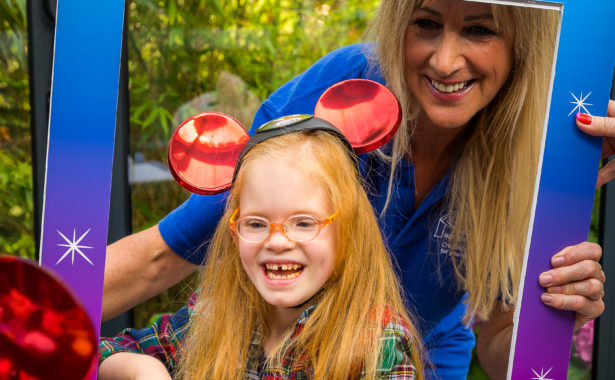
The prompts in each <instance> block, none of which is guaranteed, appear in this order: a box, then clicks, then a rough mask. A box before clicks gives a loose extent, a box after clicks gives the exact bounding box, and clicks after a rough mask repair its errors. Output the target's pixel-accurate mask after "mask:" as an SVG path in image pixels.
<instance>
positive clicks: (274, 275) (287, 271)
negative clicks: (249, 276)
mask: <svg viewBox="0 0 615 380" xmlns="http://www.w3.org/2000/svg"><path fill="white" fill-rule="evenodd" d="M265 269H266V271H265V272H266V273H267V277H269V278H271V279H274V280H289V279H291V278H295V277H297V276H299V275H300V274H301V272H302V271H303V266H302V265H299V264H265Z"/></svg>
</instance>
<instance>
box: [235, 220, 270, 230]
mask: <svg viewBox="0 0 615 380" xmlns="http://www.w3.org/2000/svg"><path fill="white" fill-rule="evenodd" d="M241 226H243V227H244V228H245V229H248V230H252V231H254V230H258V229H266V228H267V223H265V222H264V221H262V220H260V219H246V220H243V221H242V222H241Z"/></svg>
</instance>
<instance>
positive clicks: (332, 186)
mask: <svg viewBox="0 0 615 380" xmlns="http://www.w3.org/2000/svg"><path fill="white" fill-rule="evenodd" d="M314 120H315V119H310V120H307V121H302V122H300V123H299V124H301V128H302V129H303V128H306V125H308V126H309V125H310V123H311V125H312V126H314V125H316V128H318V129H320V128H319V127H318V124H317V123H313V121H314ZM265 130H266V128H265ZM269 131H270V130H269ZM353 156H354V154H353V152H352V151H351V150H350V149H349V145H345V143H343V142H342V141H341V140H340V138H339V137H338V136H337V135H334V134H332V133H330V132H326V131H323V130H316V129H312V130H309V131H306V130H301V131H300V132H296V130H295V132H293V126H289V127H284V132H282V134H281V136H278V137H273V138H269V139H267V140H265V141H264V142H260V143H258V144H257V145H255V146H254V147H253V148H251V150H250V151H249V152H248V153H247V154H246V155H245V156H243V159H241V160H240V161H239V162H241V164H240V166H239V171H238V174H237V177H236V179H235V181H234V183H233V186H232V188H231V191H230V195H229V197H228V201H227V203H226V208H225V212H224V215H223V217H222V219H221V222H220V223H219V225H218V228H217V230H216V233H215V235H214V238H213V241H212V243H211V244H210V246H209V254H208V257H207V263H206V264H205V267H204V268H203V272H202V276H201V281H200V296H197V295H196V294H195V295H193V297H192V299H191V301H190V303H189V305H188V306H187V307H185V308H184V309H182V310H180V311H179V312H178V313H176V314H175V315H166V316H163V317H161V318H160V319H159V320H158V321H157V322H156V323H155V324H154V325H153V326H152V327H150V328H146V329H144V330H141V331H138V330H132V329H129V330H127V331H125V332H124V333H122V334H120V335H119V336H117V337H115V338H113V339H106V340H103V341H102V342H101V360H102V363H101V365H100V368H99V379H101V380H102V379H147V380H151V379H169V378H170V376H169V374H168V373H167V370H168V371H169V372H170V373H171V374H173V375H174V377H175V378H177V379H240V378H250V379H256V378H258V379H271V380H273V379H307V378H316V379H346V378H349V379H358V378H362V379H376V378H378V379H415V378H422V364H421V360H422V359H421V355H420V352H421V348H420V347H421V343H420V338H418V335H417V333H416V330H415V329H414V327H413V325H412V323H411V322H410V319H409V318H408V315H407V314H406V312H405V307H404V303H403V301H402V297H401V295H400V292H401V288H400V286H399V283H398V281H397V278H396V276H395V275H394V274H393V266H392V265H391V259H390V256H389V254H388V253H387V251H386V249H385V247H384V244H383V241H382V238H381V236H380V231H379V229H378V224H377V221H376V217H375V215H374V211H373V209H372V207H371V205H370V203H369V201H368V199H367V196H366V194H365V192H364V190H363V184H362V179H361V176H360V175H359V172H358V168H357V165H356V160H355V158H354V157H353ZM269 221H272V222H269ZM273 222H275V223H283V225H284V226H283V227H282V226H279V228H272V227H273V226H274V225H273V224H270V223H273ZM229 223H230V224H229ZM197 298H198V300H197V301H196V305H195V304H194V301H195V299H197ZM187 326H189V327H187ZM141 354H146V355H141ZM178 368H179V369H178Z"/></svg>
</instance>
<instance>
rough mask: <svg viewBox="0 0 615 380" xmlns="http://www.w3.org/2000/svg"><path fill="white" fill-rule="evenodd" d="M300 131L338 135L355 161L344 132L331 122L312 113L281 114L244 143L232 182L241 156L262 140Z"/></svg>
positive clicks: (355, 158)
mask: <svg viewBox="0 0 615 380" xmlns="http://www.w3.org/2000/svg"><path fill="white" fill-rule="evenodd" d="M301 131H325V132H329V133H331V134H333V135H334V136H336V137H338V138H339V139H340V140H341V141H342V142H343V143H344V145H345V146H346V148H347V149H348V153H349V155H350V157H351V158H352V160H353V161H354V162H357V156H356V155H355V153H354V149H353V148H352V145H350V142H349V141H348V139H347V138H346V136H344V134H343V133H342V132H341V131H340V130H339V129H337V128H336V127H335V126H334V125H333V124H331V123H329V122H328V121H326V120H323V119H320V118H317V117H314V116H312V115H290V116H283V117H280V118H277V119H274V120H271V121H269V122H267V123H265V124H263V125H261V126H260V127H258V128H257V129H256V132H255V133H254V135H252V137H250V140H248V142H247V143H246V145H244V147H243V149H242V150H241V153H239V157H238V158H237V164H236V165H235V172H234V173H233V182H235V177H236V176H237V172H238V171H239V168H240V167H241V163H242V161H243V157H244V156H245V155H246V154H247V153H248V152H249V151H250V150H251V149H252V148H254V147H255V146H256V145H258V144H260V143H262V142H263V141H266V140H269V139H271V138H274V137H278V136H282V135H288V134H290V133H295V132H301Z"/></svg>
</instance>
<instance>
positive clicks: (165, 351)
mask: <svg viewBox="0 0 615 380" xmlns="http://www.w3.org/2000/svg"><path fill="white" fill-rule="evenodd" d="M196 298H197V293H193V294H192V296H191V297H190V299H189V301H188V305H187V306H185V307H183V308H181V309H180V310H179V311H177V312H176V313H175V314H165V315H163V316H161V317H160V318H158V319H157V320H156V322H154V324H153V325H152V326H150V327H147V328H144V329H142V330H137V329H132V328H129V329H126V330H124V331H122V332H121V333H120V334H118V335H117V336H115V337H113V338H101V340H100V345H99V361H100V362H102V361H103V360H105V359H106V358H108V357H109V356H111V355H113V354H115V353H118V352H133V353H142V354H146V355H149V356H153V357H155V358H157V359H159V360H160V361H161V362H162V363H164V365H165V366H166V367H167V370H168V371H169V372H170V373H173V371H174V370H175V369H176V368H177V364H178V361H179V360H180V358H181V354H182V348H183V344H184V339H185V338H186V334H187V332H188V327H189V324H190V317H191V315H192V312H193V309H194V305H195V303H196ZM315 307H316V305H314V306H311V307H309V308H308V309H306V310H305V311H304V312H303V313H302V314H301V316H300V317H299V319H298V320H297V324H296V325H295V329H294V331H293V334H292V335H291V337H290V339H293V338H294V337H296V336H297V335H298V334H299V333H300V332H301V330H302V329H303V326H304V325H305V323H306V322H307V320H308V318H309V316H310V315H311V314H312V312H313V311H314V309H315ZM383 327H384V329H383V333H382V335H381V337H380V340H381V341H382V351H383V352H382V355H381V362H380V364H379V366H378V367H379V368H378V372H377V378H378V379H390V380H394V379H398V380H412V379H414V378H415V369H414V366H413V365H412V362H411V360H410V353H411V341H412V337H411V336H410V332H409V331H408V328H407V325H406V322H405V321H403V320H402V319H401V318H399V317H397V315H396V313H394V312H392V311H391V312H389V313H387V317H386V321H384V323H383ZM250 358H251V359H250ZM294 363H295V358H293V357H292V353H290V354H288V355H287V356H286V357H285V358H284V361H283V363H282V368H277V367H273V366H271V365H270V364H269V363H266V358H265V353H264V351H263V349H262V347H261V345H260V338H259V337H258V335H256V334H255V336H254V337H253V338H252V342H251V348H250V353H249V359H248V363H247V366H246V372H245V374H246V376H245V378H246V379H250V380H257V379H264V380H291V379H292V380H303V379H309V378H310V377H311V376H310V369H309V368H308V369H307V370H306V368H305V367H304V366H295V364H294ZM363 375H364V374H363V373H362V374H361V376H360V378H363V377H364V376H363Z"/></svg>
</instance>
